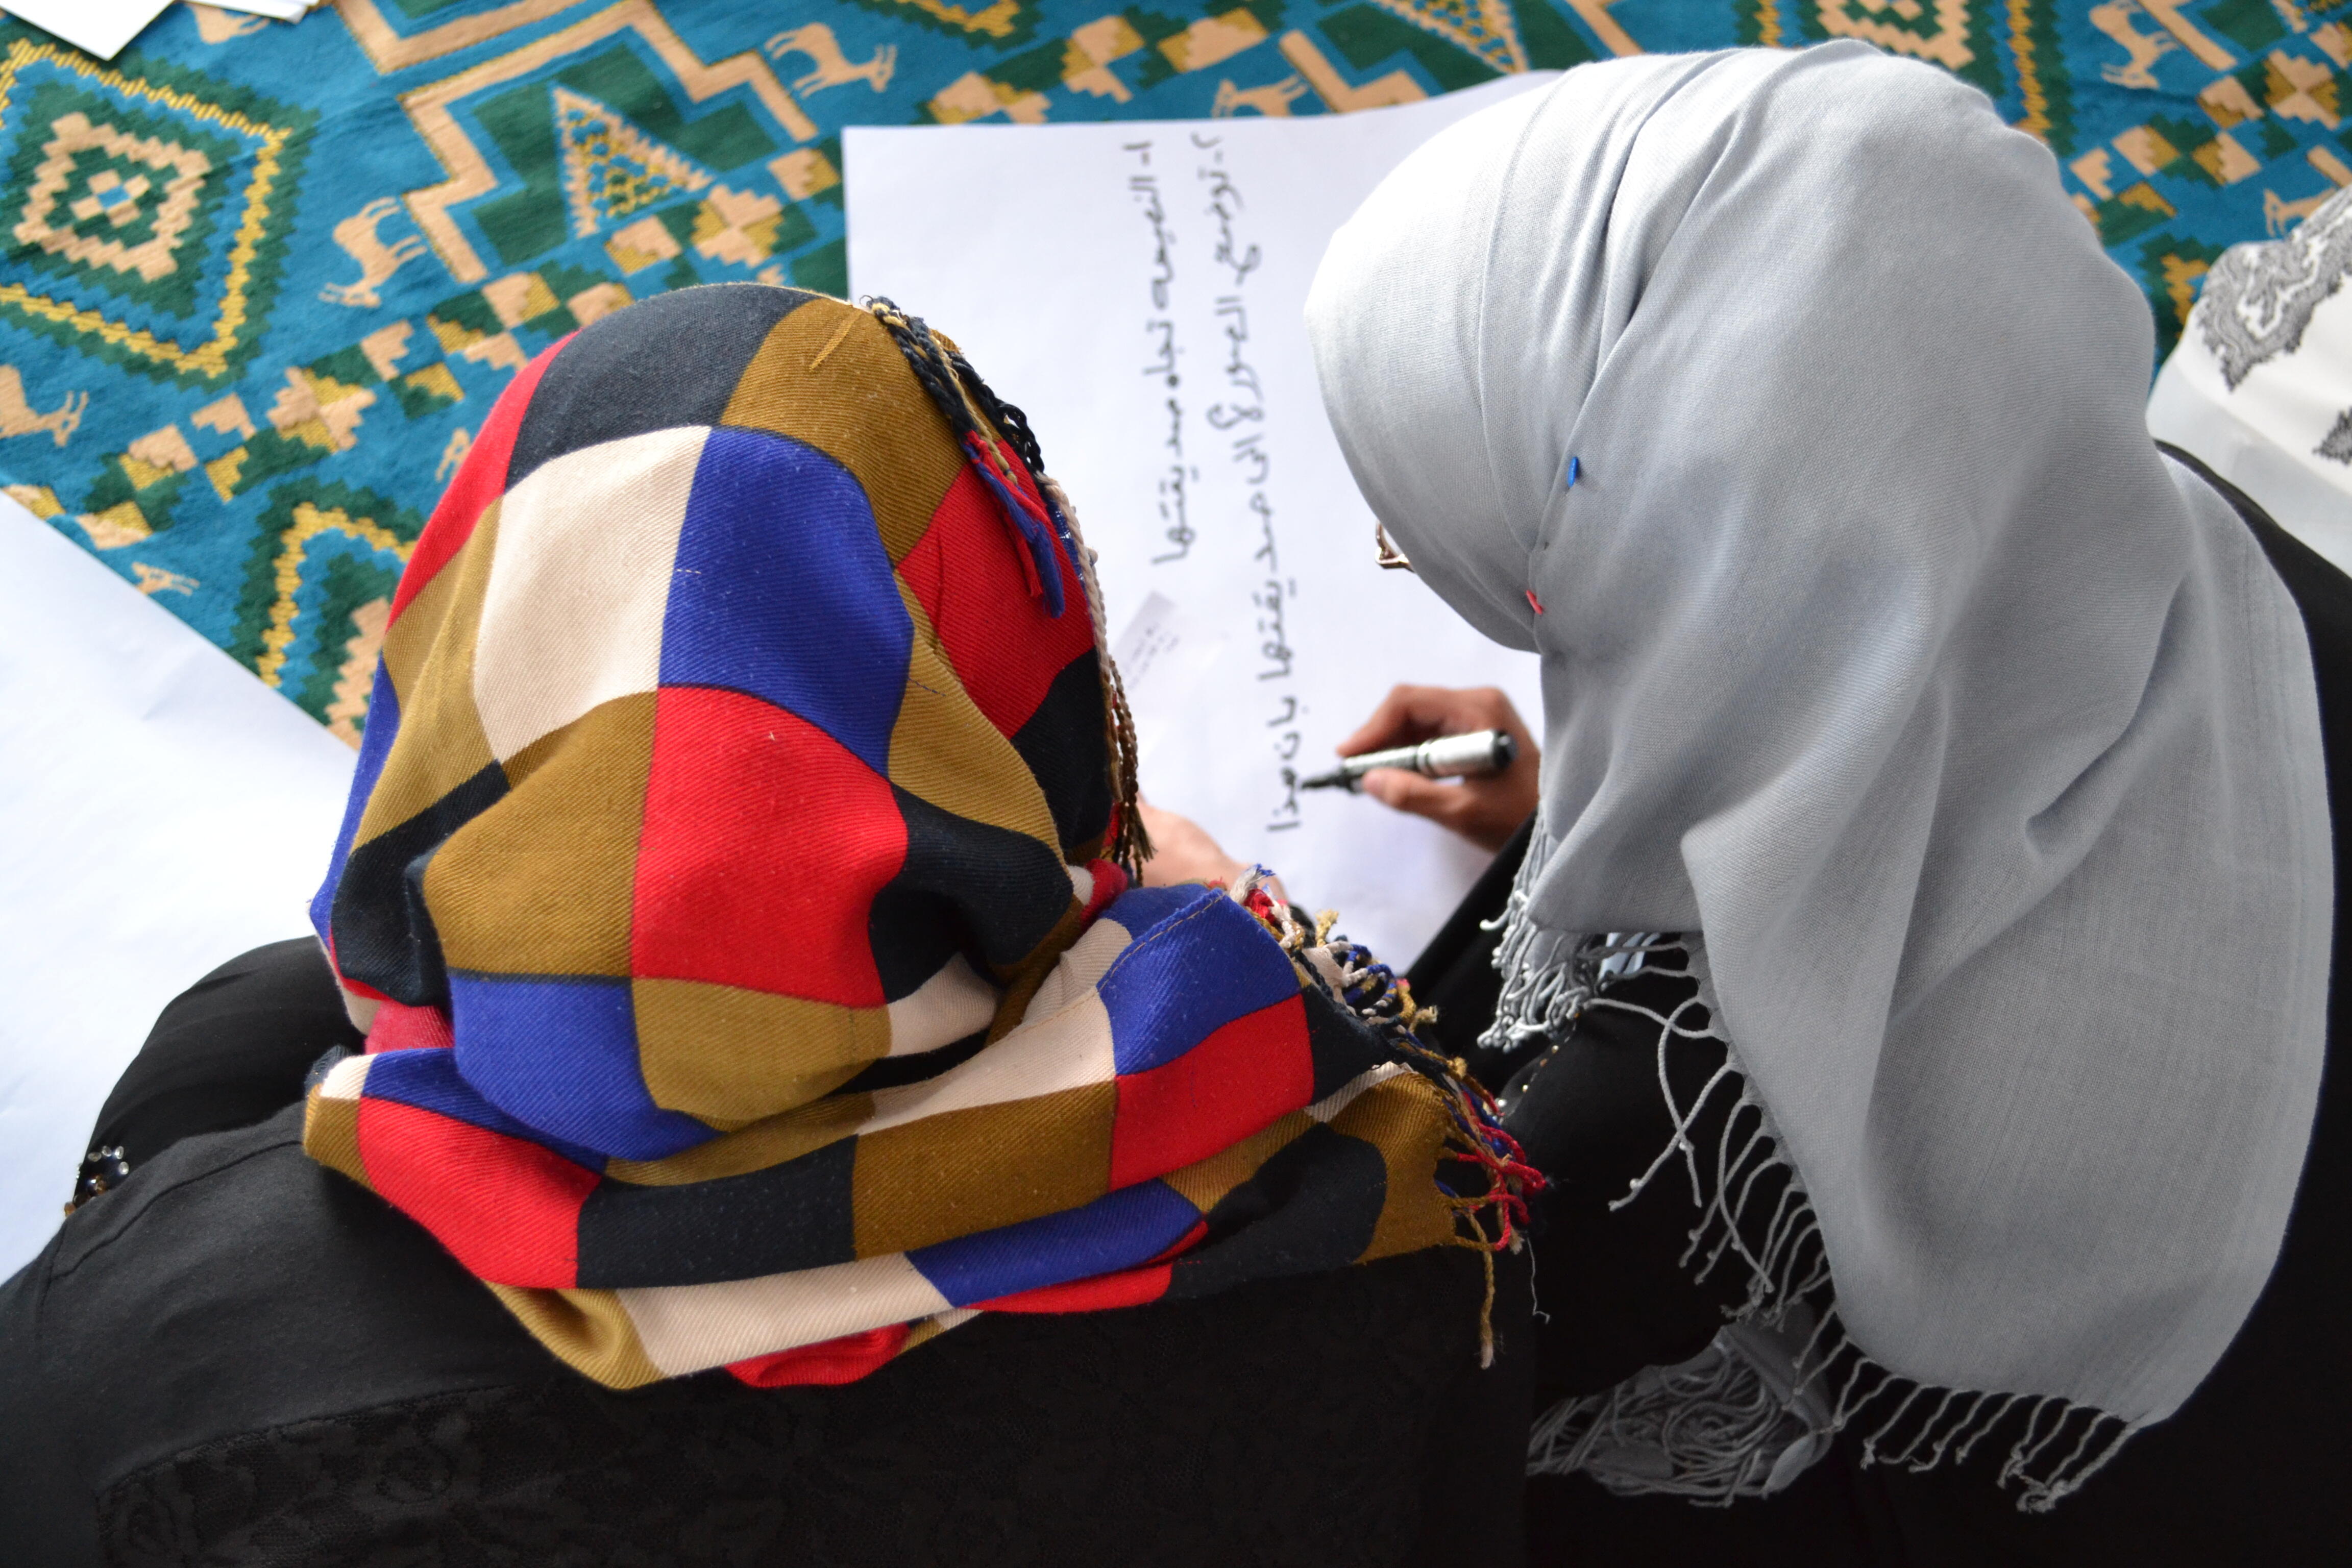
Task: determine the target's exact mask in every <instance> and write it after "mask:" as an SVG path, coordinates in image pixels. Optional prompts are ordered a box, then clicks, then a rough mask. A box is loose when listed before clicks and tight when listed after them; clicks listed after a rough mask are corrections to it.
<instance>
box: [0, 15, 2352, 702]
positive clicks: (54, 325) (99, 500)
mask: <svg viewBox="0 0 2352 1568" xmlns="http://www.w3.org/2000/svg"><path fill="white" fill-rule="evenodd" d="M1829 37H1860V38H1864V39H1867V40H1869V41H1871V42H1874V43H1875V44H1878V45H1879V46H1880V47H1885V48H1888V49H1891V50H1895V51H1897V52H1900V53H1902V54H1905V55H1908V56H1910V57H1913V58H1918V59H1923V60H1927V61H1929V62H1931V63H1933V64H1935V65H1937V66H1940V67H1942V68H1945V69H1947V70H1949V71H1951V72H1952V73H1953V74H1955V75H1957V76H1958V77H1961V78H1962V79H1966V80H1968V81H1969V82H1972V83H1974V84H1975V85H1977V86H1978V87H1979V88H1982V89H1984V90H1985V91H1986V92H1987V93H1989V94H1990V95H1991V96H1992V98H1993V99H1994V100H1995V101H1996V103H1998V104H1999V105H2000V110H2001V112H2002V113H2003V115H2004V116H2005V117H2006V118H2008V119H2009V120H2010V121H2011V122H2012V123H2014V124H2016V125H2018V126H2020V127H2021V128H2022V129H2024V130H2027V131H2029V132H2032V133H2033V134H2035V135H2037V136H2039V137H2041V138H2042V140H2043V141H2044V142H2048V143H2049V144H2050V146H2051V147H2052V149H2053V151H2054V152H2055V153H2057V155H2058V158H2059V161H2060V163H2061V165H2062V167H2063V169H2064V171H2065V180H2066V184H2067V188H2068V190H2069V192H2070V193H2071V194H2072V195H2074V200H2075V203H2076V205H2078V206H2080V207H2081V208H2082V209H2083V212H2084V218H2085V221H2087V222H2089V223H2091V224H2093V225H2094V226H2095V227H2096V228H2097V230H2098V232H2099V234H2100V236H2101V238H2102V239H2103V241H2104V242H2105V245H2106V246H2107V247H2108V250H2109V252H2110V254H2112V255H2113V256H2114V257H2115V258H2116V261H2117V262H2118V263H2119V264H2121V265H2122V266H2123V268H2125V269H2126V271H2127V272H2128V273H2130V274H2131V276H2132V277H2133V278H2134V279H2137V281H2138V282H2139V284H2140V286H2141V288H2142V289H2143V290H2144V291H2145V293H2146V295H2147V300H2148V306H2149V309H2150V310H2151V311H2152V312H2153V314H2154V316H2155V319H2156V322H2157V328H2158V342H2159V345H2160V346H2161V347H2162V348H2163V349H2165V350H2167V351H2168V350H2169V348H2170V346H2171V344H2172V342H2173V341H2174V339H2175V338H2177V336H2178V334H2179V323H2180V321H2181V318H2182V317H2183V315H2184V314H2185V313H2186V312H2187V310H2188V309H2189V305H2190V303H2191V302H2192V301H2193V300H2194V299H2195V298H2196V292H2197V289H2198V286H2199V282H2200V279H2201V278H2202V277H2203V275H2204V273H2205V271H2206V269H2207V268H2208V267H2210V264H2211V263H2212V262H2213V260H2214V259H2215V258H2218V257H2219V256H2220V255H2221V252H2222V250H2224V249H2225V248H2227V247H2229V246H2231V245H2232V244H2236V243H2238V242H2240V241H2242V240H2249V239H2259V238H2263V237H2265V236H2272V235H2276V234H2278V233H2281V232H2283V231H2284V229H2285V228H2286V227H2288V226H2292V225H2293V224H2294V222H2296V221H2297V220H2299V219H2300V218H2301V217H2302V216H2304V215H2305V214H2307V213H2309V212H2310V211H2311V210H2313V209H2314V208H2315V206H2316V205H2318V204H2319V203H2320V202H2321V201H2323V200H2325V199H2326V197H2327V196H2328V195H2332V194H2333V193H2334V192H2335V190H2336V188H2337V187H2339V186H2342V185H2345V184H2352V120H2347V116H2352V0H2309V3H2305V0H2206V3H2203V4H2199V3H2198V0H2098V3H2095V4H2094V3H2089V0H1240V3H1238V4H1236V3H1234V0H1150V4H1148V5H1128V6H1124V7H1116V6H1113V5H1110V4H1109V3H1108V0H783V3H781V4H780V3H777V0H336V4H335V5H333V6H332V8H331V9H326V10H320V11H318V12H315V13H313V14H311V15H310V16H309V17H307V18H305V19H304V20H303V21H301V22H300V23H299V24H294V25H286V24H279V23H271V22H265V21H263V20H261V19H260V18H258V17H254V16H244V15H241V14H236V13H230V12H224V11H217V10H213V9H211V8H209V7H205V6H201V5H179V6H175V7H173V9H172V10H171V11H169V12H167V13H166V14H165V15H164V16H163V18H162V19H161V20H160V21H159V22H157V23H156V24H155V25H154V26H152V27H150V28H149V29H148V30H147V31H146V32H145V33H144V34H142V36H141V37H139V38H138V39H137V40H136V41H135V42H134V44H133V45H132V47H130V48H128V49H125V50H124V51H123V52H122V53H121V55H119V56H118V57H116V58H115V59H114V60H112V61H111V62H104V63H101V62H100V61H97V60H94V59H91V58H89V57H87V56H84V55H81V54H79V53H78V52H77V51H75V50H73V49H72V48H70V47H68V46H66V45H64V44H61V43H59V42H58V41H56V40H54V39H52V38H50V37H48V36H47V34H44V33H40V32H38V31H37V30H34V29H32V28H29V27H26V26H22V25H21V24H18V23H16V22H13V21H5V20H0V247H5V265H0V485H5V488H6V489H7V491H8V493H9V494H11V495H13V496H15V497H16V499H17V500H21V501H23V502H24V503H25V504H26V506H28V507H29V508H31V510H33V511H34V512H36V513H37V514H38V515H39V516H41V517H43V518H45V519H47V521H49V522H50V524H51V525H52V526H54V527H56V528H58V530H59V531H62V532H63V533H65V534H66V535H67V536H68V538H70V539H72V540H74V541H75V542H77V543H79V544H80V545H82V546H84V547H85V548H87V549H89V550H90V551H91V552H94V553H95V554H96V555H97V556H98V557H99V559H100V560H101V561H103V562H105V563H107V564H108V565H109V566H110V567H111V568H113V569H114V570H115V571H116V572H117V573H118V574H121V576H122V577H123V578H125V579H126V580H127V581H129V582H130V583H131V584H134V585H135V586H136V587H138V588H139V589H140V590H141V591H142V592H144V593H147V594H149V595H152V596H153V597H154V598H155V600H156V601H157V602H158V603H159V604H162V605H165V606H167V607H168V608H170V609H171V610H173V612H174V613H176V614H178V615H179V616H182V617H183V618H184V619H185V620H186V621H187V622H188V623H189V624H190V625H191V626H194V627H195V628H196V629H197V630H198V631H200V632H202V633H203V634H204V635H205V637H209V638H211V639H212V640H213V641H214V642H215V643H217V644H219V645H220V646H221V647H225V648H226V649H227V650H228V651H229V652H230V653H231V654H232V655H234V656H235V657H236V658H238V659H239V660H241V661H242V662H244V663H245V664H246V665H247V666H248V667H249V668H252V669H254V670H255V671H256V672H257V674H259V675H260V677H261V678H262V679H264V680H265V681H267V682H268V683H269V684H270V685H272V686H273V687H275V688H277V689H278V690H279V691H281V692H283V693H284V694H285V695H286V696H287V697H288V698H289V699H290V700H293V701H295V702H297V703H299V705H300V706H301V707H302V708H304V709H305V710H308V711H309V712H310V714H311V715H312V716H314V717H315V718H317V719H318V720H319V721H320V722H321V723H324V724H326V725H328V726H329V727H330V728H331V729H332V730H333V731H335V732H336V733H337V734H339V735H341V736H342V737H343V738H344V739H345V740H347V741H352V742H354V743H356V741H357V738H358V735H359V732H360V731H361V729H362V727H363V726H364V724H365V721H366V703H367V693H368V689H369V681H370V677H371V675H372V673H373V668H374V664H375V658H376V650H377V645H378V644H379V642H380V641H381V639H382V637H383V626H384V621H385V617H386V613H387V610H388V606H389V604H390V600H391V595H392V589H393V585H394V583H395V582H396V580H397V578H398V576H399V573H400V569H401V566H402V564H403V563H404V561H405V560H406V558H407V554H408V552H409V549H410V546H411V545H412V544H413V542H415V538H416V533H417V531H418V529H419V528H420V527H421V526H422V524H423V520H424V517H425V513H426V512H427V511H429V510H430V509H431V506H432V504H433V501H434V499H435V497H436V493H437V491H438V489H439V487H440V484H441V482H442V481H443V480H444V479H446V478H447V476H448V475H449V474H450V473H451V472H452V471H454V469H455V468H456V467H457V463H458V461H459V460H460V459H461V458H463V456H464V454H465V451H466V449H467V445H468V443H469V442H470V440H471V439H472V435H473V432H474V431H475V430H476V429H478V427H479V426H480V423H481V418H482V416H483V414H484V413H485V412H486V411H487V410H488V407H489V405H490V403H491V401H492V400H493V399H494V398H495V397H496V396H497V395H498V392H499V389H500V388H501V387H502V386H503V385H504V384H505V382H506V379H507V378H508V377H509V375H510V374H512V373H513V372H514V370H515V369H516V368H517V367H519V366H520V365H521V364H523V363H525V362H526V361H527V360H529V358H530V356H531V355H532V354H533V353H537V352H538V351H539V350H540V349H541V348H542V347H544V346H545V345H546V344H547V343H549V342H552V341H553V340H554V339H555V338H557V337H560V336H562V334H563V333H565V332H567V331H572V329H573V328H574V327H576V326H578V325H580V324H582V323H583V322H586V321H593V320H595V319H596V318H597V317H598V316H600V315H602V314H604V313H605V312H607V311H609V310H614V309H616V308H617V307H619V306H621V305H623V304H625V303H627V302H628V301H630V300H637V299H643V298H645V297H646V295H648V294H653V293H658V292H660V291H662V290H665V289H675V288H679V287H682V286H684V285H687V284H691V283H698V282H708V281H718V280H721V279H755V278H756V279H768V280H771V281H776V282H789V283H795V284H800V285H803V286H805V287H809V288H814V289H824V290H827V291H833V292H838V291H840V290H841V289H843V288H844V287H845V267H844V261H843V256H844V247H843V235H842V211H843V206H842V189H843V187H842V172H841V153H840V132H841V129H842V127H843V126H845V125H851V124H908V123H950V124H951V123H958V122H961V121H973V120H988V119H997V120H1012V121H1026V122H1036V121H1070V120H1104V119H1118V118H1151V119H1177V118H1188V117H1217V116H1224V115H1235V114H1275V115H1290V114H1321V113H1346V112H1349V111H1352V110H1358V109H1364V108H1371V107H1376V106H1380V105H1383V104H1393V103H1398V102H1403V101H1409V100H1413V99H1418V98H1422V97H1425V96H1428V95H1430V94H1433V93H1437V92H1443V91H1448V90H1451V89H1456V88H1461V87H1466V86H1470V85H1472V84H1474V83H1476V82H1479V81H1484V80H1486V79H1491V78H1492V77H1494V76H1496V75H1498V74H1502V73H1506V72H1513V71H1520V70H1527V69H1530V68H1557V67H1565V66H1570V65H1575V64H1578V63H1580V62H1581V61H1584V60H1588V59H1593V58H1604V57H1606V56H1608V55H1610V54H1625V53H1632V52H1634V51H1637V50H1650V51H1664V50H1672V49H1690V48H1706V47H1722V46H1726V45H1730V44H1738V43H1745V44H1768V45H1796V44H1802V43H1807V42H1811V41H1814V40H1818V39H1824V38H1829ZM1008 197H1009V199H1015V200H1017V199H1018V193H1009V194H1008Z"/></svg>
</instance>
